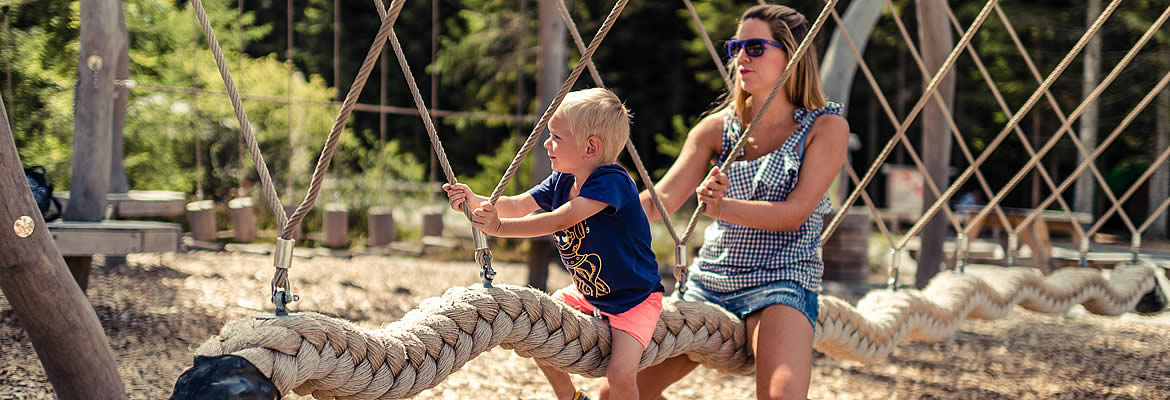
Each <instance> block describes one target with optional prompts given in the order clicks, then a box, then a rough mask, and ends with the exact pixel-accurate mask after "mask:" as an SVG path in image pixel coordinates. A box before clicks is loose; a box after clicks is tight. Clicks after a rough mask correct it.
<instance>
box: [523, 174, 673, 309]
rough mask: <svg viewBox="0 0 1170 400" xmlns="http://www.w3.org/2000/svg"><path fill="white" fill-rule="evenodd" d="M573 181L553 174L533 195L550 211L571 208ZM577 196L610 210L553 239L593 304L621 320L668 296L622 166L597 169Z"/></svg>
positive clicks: (646, 226)
mask: <svg viewBox="0 0 1170 400" xmlns="http://www.w3.org/2000/svg"><path fill="white" fill-rule="evenodd" d="M573 181H574V176H573V175H572V174H562V173H560V172H553V173H552V175H549V177H548V178H546V179H545V180H544V182H541V183H540V184H539V185H537V186H536V187H534V188H532V189H531V190H529V191H528V193H529V194H531V195H532V198H533V199H535V200H536V204H538V205H540V208H541V209H543V210H545V211H552V210H555V209H556V208H557V207H560V206H561V205H563V204H565V203H567V202H569V191H570V190H572V188H573ZM577 195H578V196H581V197H584V198H587V199H591V200H596V201H600V202H602V203H605V204H607V205H609V207H606V208H605V209H602V210H601V211H600V212H598V213H597V214H594V215H593V216H591V217H589V218H586V219H585V220H584V221H581V223H579V224H577V225H574V226H573V227H570V228H569V229H566V230H563V231H558V232H556V233H555V234H554V236H556V241H557V249H558V250H560V253H561V261H563V262H564V263H565V268H567V269H568V270H569V273H570V275H572V276H573V282H574V284H576V285H577V290H580V291H581V294H583V295H585V299H587V300H589V303H590V304H593V306H594V307H597V308H598V309H600V310H601V311H605V312H607V313H610V314H621V313H623V312H626V311H627V310H629V309H631V308H634V306H636V305H638V304H639V303H641V302H642V301H643V300H646V298H647V297H649V296H650V294H651V293H654V292H661V291H663V287H662V283H661V282H660V278H659V276H658V262H657V261H655V259H654V252H653V251H651V250H650V240H651V237H650V223H649V222H648V221H647V220H646V213H645V212H644V211H642V203H641V201H640V200H639V199H638V189H637V187H636V186H635V185H634V181H633V179H631V178H630V175H629V174H627V173H626V171H625V170H624V169H622V168H621V167H619V166H617V165H607V166H603V167H601V168H598V169H597V171H594V172H593V174H592V175H590V176H589V178H588V179H586V180H585V184H584V186H582V187H581V193H578V194H577Z"/></svg>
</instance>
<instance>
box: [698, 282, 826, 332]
mask: <svg viewBox="0 0 1170 400" xmlns="http://www.w3.org/2000/svg"><path fill="white" fill-rule="evenodd" d="M676 295H677V293H676ZM682 299H683V300H686V301H706V302H709V303H714V304H716V305H719V306H721V307H723V308H724V309H725V310H727V311H730V312H731V313H732V314H735V315H736V316H737V317H739V318H740V319H747V317H748V315H750V314H751V313H753V312H756V311H760V310H763V309H764V308H766V307H768V306H773V305H785V306H789V307H792V308H795V309H796V310H797V311H800V312H801V313H802V314H804V316H805V317H806V318H808V322H809V323H810V324H812V326H813V328H814V329H815V328H816V326H817V316H818V315H819V314H820V304H819V303H818V302H817V294H816V293H815V292H813V291H811V290H808V289H805V288H804V287H803V286H800V284H799V283H796V282H793V281H775V282H772V283H768V284H764V285H760V286H756V287H750V288H746V289H740V290H737V291H734V292H727V293H720V292H712V291H707V290H703V288H701V287H699V286H698V285H696V284H695V281H687V290H686V293H685V294H683V297H682Z"/></svg>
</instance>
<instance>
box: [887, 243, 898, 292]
mask: <svg viewBox="0 0 1170 400" xmlns="http://www.w3.org/2000/svg"><path fill="white" fill-rule="evenodd" d="M900 256H901V254H899V251H898V250H897V249H890V269H889V271H888V273H889V275H890V279H889V280H888V281H887V282H886V284H887V285H889V287H890V291H891V292H896V291H898V274H899V271H898V269H899V268H898V266H899V264H901V262H900V260H901V258H902V257H900Z"/></svg>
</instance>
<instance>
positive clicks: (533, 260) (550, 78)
mask: <svg viewBox="0 0 1170 400" xmlns="http://www.w3.org/2000/svg"><path fill="white" fill-rule="evenodd" d="M554 1H560V0H540V3H539V13H540V81H539V83H538V86H539V88H538V89H537V91H538V92H539V93H540V104H541V107H540V108H541V110H545V109H547V108H548V106H549V104H551V103H552V101H553V99H554V98H556V96H557V92H558V91H560V89H561V85H563V84H564V82H565V78H567V77H568V75H569V72H568V69H569V67H568V52H567V49H566V47H567V43H566V41H567V40H568V39H567V37H566V31H565V22H564V21H562V20H561V16H560V12H559V11H557V6H556V3H554ZM547 137H548V130H547V129H545V131H544V132H542V133H541V134H540V139H541V141H543V140H544V139H545V138H547ZM528 159H530V160H532V182H533V183H535V182H540V181H542V180H544V178H545V177H547V176H548V174H550V173H552V165H551V164H550V163H549V160H548V151H546V150H545V149H544V146H536V147H534V148H533V149H532V152H530V153H529V154H528ZM531 243H532V246H531V247H530V249H529V251H528V285H529V286H532V287H534V288H538V289H546V288H547V285H548V263H549V262H550V261H551V260H550V258H552V257H550V256H551V255H552V253H553V251H552V242H549V241H547V240H544V239H534V240H532V241H531Z"/></svg>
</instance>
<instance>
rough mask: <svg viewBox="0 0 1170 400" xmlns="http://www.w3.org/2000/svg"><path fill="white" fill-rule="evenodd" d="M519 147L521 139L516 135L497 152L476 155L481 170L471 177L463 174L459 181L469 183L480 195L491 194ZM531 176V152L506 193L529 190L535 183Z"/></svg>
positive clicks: (502, 144) (504, 142)
mask: <svg viewBox="0 0 1170 400" xmlns="http://www.w3.org/2000/svg"><path fill="white" fill-rule="evenodd" d="M518 148H519V140H517V139H516V138H515V137H513V138H509V139H507V140H504V141H503V142H502V143H500V146H499V147H497V148H496V150H495V152H493V153H491V154H482V155H480V156H478V157H476V158H475V159H476V161H477V162H479V165H480V167H481V169H480V171H479V172H477V173H475V174H474V175H471V176H470V177H466V176H461V177H460V178H459V182H460V183H464V184H467V186H469V187H471V190H472V191H474V192H475V193H476V194H478V195H481V196H489V195H491V193H492V190H495V188H496V185H498V184H499V182H500V179H501V178H503V177H504V171H507V169H508V165H510V164H511V163H512V159H513V158H515V157H516V150H517V149H518ZM530 176H532V155H531V154H530V155H529V156H528V157H527V158H525V160H524V162H523V163H521V164H520V168H519V169H517V170H516V175H515V176H514V177H513V178H512V184H511V185H510V186H509V187H510V188H511V190H504V194H505V195H511V194H516V193H522V192H524V191H525V190H528V188H529V187H531V186H532V185H534V184H535V183H534V182H532V180H531V179H529V177H530Z"/></svg>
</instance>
